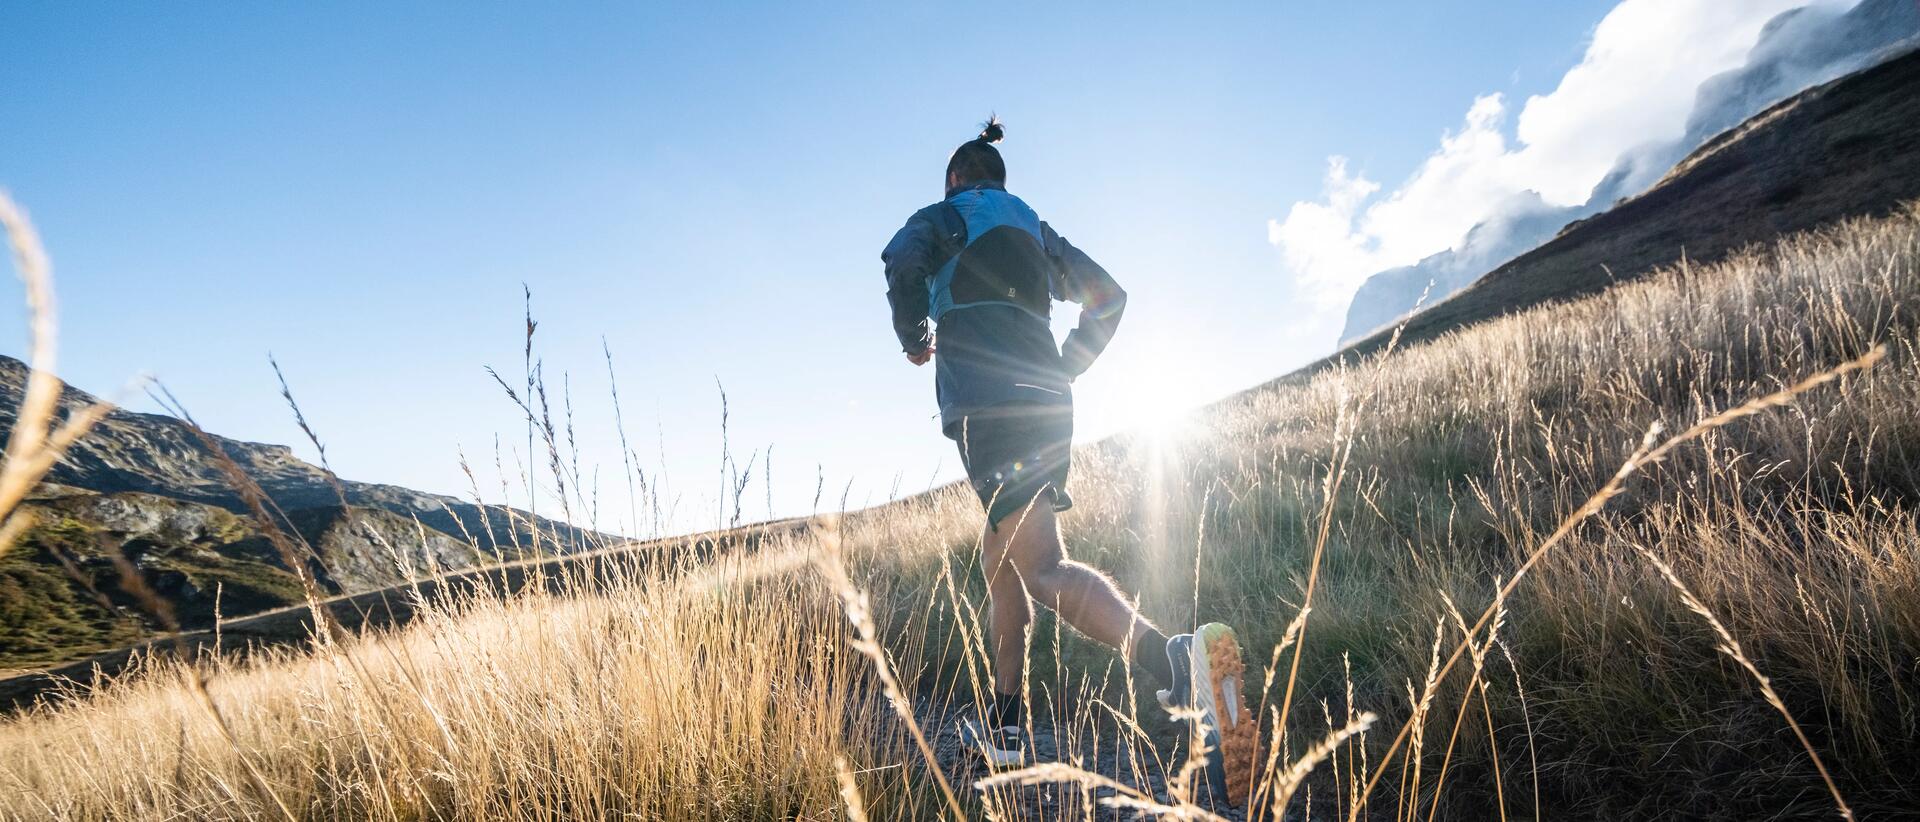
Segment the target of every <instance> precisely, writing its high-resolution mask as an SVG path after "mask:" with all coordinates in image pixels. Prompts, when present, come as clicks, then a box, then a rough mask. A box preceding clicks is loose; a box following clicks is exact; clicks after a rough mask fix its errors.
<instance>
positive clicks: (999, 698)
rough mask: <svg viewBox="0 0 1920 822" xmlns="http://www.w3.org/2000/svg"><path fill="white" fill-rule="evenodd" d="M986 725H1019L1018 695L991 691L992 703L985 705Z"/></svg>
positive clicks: (1007, 726) (1014, 726) (1011, 726)
mask: <svg viewBox="0 0 1920 822" xmlns="http://www.w3.org/2000/svg"><path fill="white" fill-rule="evenodd" d="M987 727H989V728H1018V727H1020V697H1019V696H1018V695H1015V694H1003V693H1000V692H999V691H995V692H994V693H993V704H992V705H989V706H987Z"/></svg>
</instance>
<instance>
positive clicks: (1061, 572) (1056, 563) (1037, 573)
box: [1020, 557, 1073, 602]
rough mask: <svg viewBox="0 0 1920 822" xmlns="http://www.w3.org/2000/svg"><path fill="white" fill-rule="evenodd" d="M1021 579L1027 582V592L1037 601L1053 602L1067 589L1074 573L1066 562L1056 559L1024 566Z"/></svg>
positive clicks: (1021, 569) (1021, 570)
mask: <svg viewBox="0 0 1920 822" xmlns="http://www.w3.org/2000/svg"><path fill="white" fill-rule="evenodd" d="M1020 578H1021V579H1022V580H1023V581H1025V582H1026V584H1027V590H1028V591H1029V592H1031V593H1032V594H1033V597H1034V598H1035V599H1038V600H1041V601H1042V602H1052V601H1053V600H1055V599H1057V598H1059V595H1060V593H1061V592H1062V591H1063V590H1065V589H1066V588H1067V586H1068V583H1069V582H1071V581H1072V578H1073V573H1072V569H1070V568H1068V567H1067V563H1066V562H1064V561H1062V560H1061V559H1059V558H1057V557H1055V558H1050V559H1046V560H1041V561H1038V562H1032V563H1027V564H1025V565H1023V566H1022V567H1021V568H1020Z"/></svg>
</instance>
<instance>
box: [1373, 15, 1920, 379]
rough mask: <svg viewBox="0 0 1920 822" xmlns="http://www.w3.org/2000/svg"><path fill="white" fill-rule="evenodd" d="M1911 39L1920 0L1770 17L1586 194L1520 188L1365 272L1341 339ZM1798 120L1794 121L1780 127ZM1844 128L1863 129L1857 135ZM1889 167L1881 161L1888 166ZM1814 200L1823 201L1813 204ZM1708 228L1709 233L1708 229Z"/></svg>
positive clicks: (1854, 200) (1376, 326)
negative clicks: (1671, 134) (1734, 58)
mask: <svg viewBox="0 0 1920 822" xmlns="http://www.w3.org/2000/svg"><path fill="white" fill-rule="evenodd" d="M1916 44H1920V3H1915V2H1914V0H1862V2H1860V3H1859V4H1858V5H1855V6H1853V7H1852V8H1849V9H1841V8H1836V7H1832V6H1823V5H1814V6H1805V7H1802V8H1798V9H1794V10H1792V11H1788V12H1785V13H1783V14H1781V15H1779V16H1778V17H1775V18H1774V19H1773V20H1771V21H1769V22H1768V23H1767V25H1766V27H1765V29H1764V30H1763V31H1762V32H1761V35H1760V38H1759V41H1758V42H1757V43H1756V44H1755V45H1754V47H1753V50H1752V51H1751V52H1750V53H1749V54H1748V57H1747V61H1746V64H1745V65H1743V66H1741V67H1740V68H1738V69H1734V70H1732V71H1728V72H1726V73H1723V74H1720V75H1717V76H1715V77H1712V78H1710V79H1708V80H1707V81H1706V82H1705V83H1702V84H1701V86H1700V88H1699V90H1698V91H1697V92H1696V95H1695V101H1694V106H1693V112H1692V114H1691V115H1690V116H1689V117H1688V121H1687V127H1686V130H1685V132H1684V133H1683V134H1682V135H1681V136H1680V137H1679V138H1678V139H1674V140H1671V141H1668V142H1664V143H1656V144H1651V145H1648V146H1645V147H1643V148H1641V149H1639V150H1636V151H1633V152H1630V153H1628V154H1627V155H1626V156H1625V157H1622V158H1621V159H1620V161H1619V162H1618V163H1617V164H1616V165H1615V167H1614V168H1613V170H1612V171H1610V172H1609V173H1608V174H1607V176H1606V177H1605V178H1604V179H1602V180H1601V181H1600V182H1599V184H1597V185H1596V186H1595V187H1594V190H1593V192H1592V193H1591V194H1590V195H1589V196H1588V198H1587V201H1586V202H1584V203H1581V204H1578V205H1569V206H1557V205H1553V204H1550V203H1548V202H1546V201H1545V200H1542V199H1541V198H1540V196H1539V195H1538V194H1535V193H1534V192H1531V191H1525V192H1520V193H1519V194H1516V195H1514V196H1513V197H1511V198H1509V199H1508V200H1507V201H1505V202H1502V203H1500V204H1499V206H1498V207H1497V208H1496V209H1495V210H1494V213H1493V215H1492V216H1491V217H1489V218H1487V219H1486V220H1485V221H1484V222H1482V223H1480V224H1479V225H1476V226H1474V227H1473V229H1472V230H1471V231H1470V232H1468V233H1467V236H1466V237H1465V238H1463V239H1462V240H1461V242H1460V243H1459V245H1458V246H1456V247H1454V248H1450V249H1447V250H1445V251H1441V252H1439V253H1436V254H1433V255H1431V256H1428V257H1427V258H1425V259H1422V260H1421V261H1419V262H1418V263H1415V264H1414V265H1410V266H1403V267H1400V268H1394V269H1389V270H1387V271H1382V272H1380V273H1378V274H1375V275H1373V276H1372V277H1369V278H1368V279H1367V281H1366V282H1365V283H1364V284H1362V285H1361V287H1360V289H1359V290H1358V291H1357V292H1356V293H1355V294H1354V297H1353V301H1352V303H1351V304H1350V305H1349V306H1348V308H1347V318H1346V324H1345V326H1344V328H1343V329H1342V330H1341V332H1340V342H1341V343H1342V344H1346V343H1349V342H1354V341H1357V340H1360V339H1363V338H1365V337H1366V336H1367V335H1368V334H1371V333H1374V332H1377V331H1379V330H1380V329H1382V328H1385V327H1390V326H1391V325H1393V324H1394V323H1395V321H1396V320H1398V319H1400V318H1401V317H1403V316H1405V315H1406V314H1407V313H1408V312H1410V311H1412V310H1413V308H1414V306H1415V304H1416V303H1417V302H1418V301H1419V299H1420V297H1421V295H1422V294H1428V299H1427V302H1426V305H1429V306H1432V305H1434V304H1436V303H1438V302H1440V301H1442V300H1444V299H1446V298H1447V297H1449V296H1451V295H1453V294H1455V293H1458V292H1459V291H1460V290H1461V289H1463V288H1465V287H1467V286H1468V285H1471V284H1472V283H1474V282H1475V281H1476V280H1478V279H1480V278H1481V277H1482V276H1484V275H1487V274H1488V273H1489V272H1491V271H1494V270H1496V269H1503V268H1505V267H1506V266H1505V265H1504V264H1507V263H1509V262H1510V261H1516V258H1518V257H1520V255H1522V254H1523V253H1525V252H1527V251H1529V250H1530V249H1534V248H1536V247H1539V246H1541V245H1542V244H1543V243H1546V242H1548V241H1550V240H1552V239H1554V237H1555V236H1556V235H1557V234H1558V233H1560V232H1561V231H1562V229H1563V228H1564V227H1565V226H1567V225H1568V224H1570V223H1572V222H1574V221H1577V220H1581V219H1585V218H1588V217H1591V216H1593V215H1595V214H1598V213H1600V212H1602V211H1605V210H1606V209H1609V208H1612V207H1614V206H1615V205H1617V204H1619V203H1620V202H1622V201H1624V200H1626V199H1627V198H1630V197H1633V196H1635V195H1639V194H1642V193H1646V192H1648V191H1649V189H1650V188H1651V187H1652V186H1654V185H1655V184H1657V183H1659V182H1660V181H1661V180H1663V179H1664V178H1666V177H1668V176H1671V174H1672V173H1673V172H1674V171H1675V170H1677V169H1678V168H1680V167H1684V166H1685V165H1686V164H1687V163H1688V162H1690V161H1691V156H1697V155H1698V154H1699V153H1702V152H1707V151H1709V150H1710V149H1711V148H1712V147H1713V146H1714V145H1717V144H1718V143H1719V141H1720V140H1721V139H1723V138H1722V136H1721V135H1723V134H1725V133H1727V132H1729V130H1730V129H1731V130H1736V131H1737V130H1738V129H1736V128H1735V127H1736V126H1739V125H1740V124H1741V123H1742V122H1746V121H1748V120H1749V119H1751V118H1756V116H1758V115H1761V114H1762V113H1763V112H1764V111H1767V110H1769V109H1770V107H1772V106H1773V105H1774V104H1776V103H1780V102H1782V101H1783V100H1786V99H1787V98H1789V97H1791V96H1793V95H1794V94H1796V93H1797V92H1800V91H1802V90H1805V89H1808V88H1810V87H1813V86H1815V85H1817V84H1820V83H1827V82H1829V81H1832V80H1834V79H1835V78H1838V77H1842V76H1844V75H1847V74H1849V73H1852V72H1855V71H1859V70H1861V69H1863V68H1866V67H1869V66H1873V65H1876V64H1878V63H1881V62H1883V61H1885V60H1888V59H1890V58H1893V57H1896V56H1898V55H1899V54H1901V53H1903V52H1904V51H1907V50H1910V49H1912V48H1913V47H1914V46H1915V45H1916ZM1834 113H1835V114H1836V115H1837V114H1838V113H1839V112H1837V111H1836V112H1834ZM1804 122H1806V121H1805V120H1801V121H1797V122H1796V124H1794V125H1792V126H1790V129H1792V128H1798V125H1799V123H1804ZM1908 122H1909V124H1910V123H1911V121H1908ZM1857 125H1859V124H1858V123H1855V124H1854V126H1857ZM1848 127H1852V126H1848ZM1806 137H1807V139H1808V140H1809V142H1806V143H1803V144H1800V145H1796V146H1795V150H1796V151H1813V152H1816V153H1818V152H1823V151H1824V150H1825V147H1824V146H1822V145H1821V144H1819V143H1817V142H1813V141H1812V140H1814V138H1813V137H1812V136H1811V135H1807V136H1806ZM1852 139H1856V140H1870V139H1873V137H1872V135H1870V134H1860V135H1858V136H1856V137H1854V138H1852ZM1865 149H1867V147H1866V146H1864V145H1862V146H1854V147H1853V149H1852V150H1853V151H1855V152H1856V153H1857V152H1860V151H1862V150H1865ZM1832 159H1833V160H1835V161H1837V162H1839V163H1842V164H1844V163H1845V162H1847V158H1845V157H1835V158H1832ZM1756 170H1757V171H1763V172H1766V173H1779V174H1786V175H1789V176H1790V177H1791V178H1792V179H1791V180H1782V181H1780V186H1779V188H1780V190H1782V191H1784V190H1786V189H1785V188H1784V186H1789V185H1791V186H1796V187H1797V188H1798V190H1800V191H1803V192H1805V191H1814V192H1818V191H1819V190H1820V189H1821V188H1822V187H1823V186H1835V185H1840V184H1843V181H1840V180H1829V179H1827V178H1824V177H1821V176H1819V175H1811V176H1809V175H1802V174H1799V173H1797V172H1799V171H1801V170H1803V167H1799V166H1782V165H1773V166H1769V167H1766V168H1760V169H1756ZM1804 170H1813V169H1811V168H1806V169H1804ZM1899 170H1900V169H1889V171H1890V172H1891V171H1899ZM1907 173H1908V179H1907V181H1906V182H1909V183H1911V182H1913V175H1912V174H1911V169H1907ZM1769 191H1771V189H1770V190H1769ZM1907 196H1914V195H1911V194H1909V195H1907ZM1874 202H1876V201H1873V200H1871V199H1870V198H1867V197H1855V196H1853V195H1851V194H1849V193H1846V192H1833V193H1832V194H1831V195H1830V196H1824V197H1822V196H1815V197H1810V198H1804V199H1799V200H1798V201H1797V202H1794V203H1792V204H1791V206H1790V207H1791V208H1792V209H1793V210H1794V213H1795V215H1796V217H1797V218H1798V219H1799V220H1801V225H1802V226H1804V225H1806V224H1813V223H1820V222H1826V221H1829V220H1832V219H1836V218H1839V217H1847V216H1855V215H1859V214H1863V213H1870V212H1869V211H1867V210H1864V209H1865V207H1867V206H1869V205H1870V204H1872V203H1874ZM1761 205H1766V206H1768V207H1771V208H1775V209H1777V208H1779V207H1785V206H1788V203H1786V202H1784V201H1783V202H1780V203H1771V204H1734V207H1736V208H1738V209H1741V210H1742V211H1753V210H1755V209H1758V208H1760V207H1761ZM1822 208H1825V209H1831V210H1830V211H1820V210H1819V209H1822ZM1669 216H1674V215H1669ZM1682 219H1684V217H1682ZM1778 233H1779V232H1777V231H1776V232H1760V233H1753V232H1747V233H1744V234H1743V235H1742V236H1743V237H1744V238H1745V239H1746V240H1755V239H1770V238H1771V237H1773V236H1775V235H1777V234H1778ZM1706 239H1707V241H1708V242H1710V243H1711V242H1712V241H1713V238H1712V237H1710V236H1709V237H1706ZM1699 245H1700V244H1699V243H1690V244H1689V246H1688V253H1689V254H1690V255H1691V256H1693V257H1694V258H1695V259H1700V258H1701V256H1700V255H1701V254H1702V253H1705V251H1706V249H1705V248H1704V247H1696V246H1699ZM1608 265H1609V266H1610V267H1612V268H1613V270H1614V271H1615V272H1616V273H1625V272H1626V271H1627V270H1628V269H1630V268H1631V266H1626V265H1621V264H1618V263H1611V262H1610V263H1608ZM1429 284H1431V285H1429Z"/></svg>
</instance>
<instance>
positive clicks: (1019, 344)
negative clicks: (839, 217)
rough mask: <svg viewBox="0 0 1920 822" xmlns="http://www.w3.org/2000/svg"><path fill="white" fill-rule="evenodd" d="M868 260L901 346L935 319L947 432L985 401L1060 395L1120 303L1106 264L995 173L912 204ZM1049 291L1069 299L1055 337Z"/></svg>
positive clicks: (1100, 345) (1115, 319)
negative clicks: (994, 179) (1076, 309)
mask: <svg viewBox="0 0 1920 822" xmlns="http://www.w3.org/2000/svg"><path fill="white" fill-rule="evenodd" d="M880 259H881V261H882V262H884V263H886V270H887V302H889V303H891V304H892V307H893V330H894V334H895V335H896V336H898V337H899V339H900V347H901V349H902V350H904V351H905V352H907V353H909V354H917V353H920V352H922V351H925V350H926V349H927V346H929V345H931V344H932V343H933V328H934V326H936V325H937V326H938V328H939V336H940V342H939V347H940V353H939V354H938V355H937V356H935V357H934V393H935V395H936V396H937V398H938V399H939V402H940V419H941V424H942V426H943V427H944V428H945V429H946V430H947V431H949V432H952V431H953V430H954V428H955V427H956V426H957V425H958V424H959V422H960V419H961V418H962V417H965V416H966V415H968V414H972V413H975V412H978V411H981V410H984V409H987V408H992V407H994V406H999V405H1005V404H1009V403H1039V404H1044V405H1065V406H1071V405H1072V404H1073V393H1072V389H1071V384H1072V382H1073V379H1074V378H1075V377H1078V376H1080V374H1081V373H1082V372H1084V371H1086V370H1087V367H1088V366H1091V365H1092V364H1093V361H1094V359H1095V358H1097V357H1099V356H1100V352H1101V351H1103V350H1105V349H1106V347H1107V342H1108V341H1109V340H1111V339H1112V338H1113V332H1114V329H1116V328H1117V327H1119V325H1120V316H1121V314H1122V313H1123V311H1124V310H1125V308H1126V305H1127V293H1126V292H1125V291H1122V290H1121V289H1120V286H1119V284H1118V283H1115V282H1114V281H1113V277H1112V276H1111V275H1109V274H1107V272H1106V269H1103V268H1101V267H1100V266H1099V264H1098V263H1095V262H1094V261H1093V259H1092V258H1090V257H1088V256H1087V255H1086V253H1085V252H1083V251H1081V250H1080V249H1077V248H1074V247H1073V246H1072V244H1070V243H1068V242H1067V241H1066V239H1065V238H1063V237H1061V236H1060V235H1059V234H1056V233H1054V230H1053V228H1052V227H1051V226H1048V225H1047V224H1046V223H1044V222H1042V221H1041V220H1040V218H1039V217H1038V216H1037V215H1035V214H1034V213H1033V209H1031V208H1028V207H1027V204H1026V203H1024V202H1022V201H1021V200H1020V198H1018V197H1015V196H1013V195H1012V194H1008V193H1007V191H1006V189H1005V188H1004V187H1002V186H1001V185H999V184H997V183H978V184H974V185H971V186H968V187H966V188H963V189H961V190H959V191H956V192H954V193H953V194H952V195H951V196H949V197H947V199H945V200H942V201H940V202H938V203H935V204H933V205H930V206H927V207H926V208H923V209H920V210H919V211H917V212H915V213H914V215H913V216H912V217H910V218H908V220H907V224H906V225H905V226H903V227H902V228H901V229H900V231H899V232H898V233H895V234H894V235H893V241H892V242H889V243H887V248H886V250H885V251H882V252H881V253H880ZM1054 300H1063V301H1067V302H1075V303H1079V304H1080V306H1081V309H1080V322H1079V326H1078V327H1076V328H1075V329H1074V330H1073V331H1072V332H1071V333H1069V334H1067V339H1066V342H1065V343H1064V344H1062V345H1059V346H1056V345H1055V344H1054V340H1053V328H1052V325H1051V323H1050V317H1051V314H1052V309H1053V301H1054Z"/></svg>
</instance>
